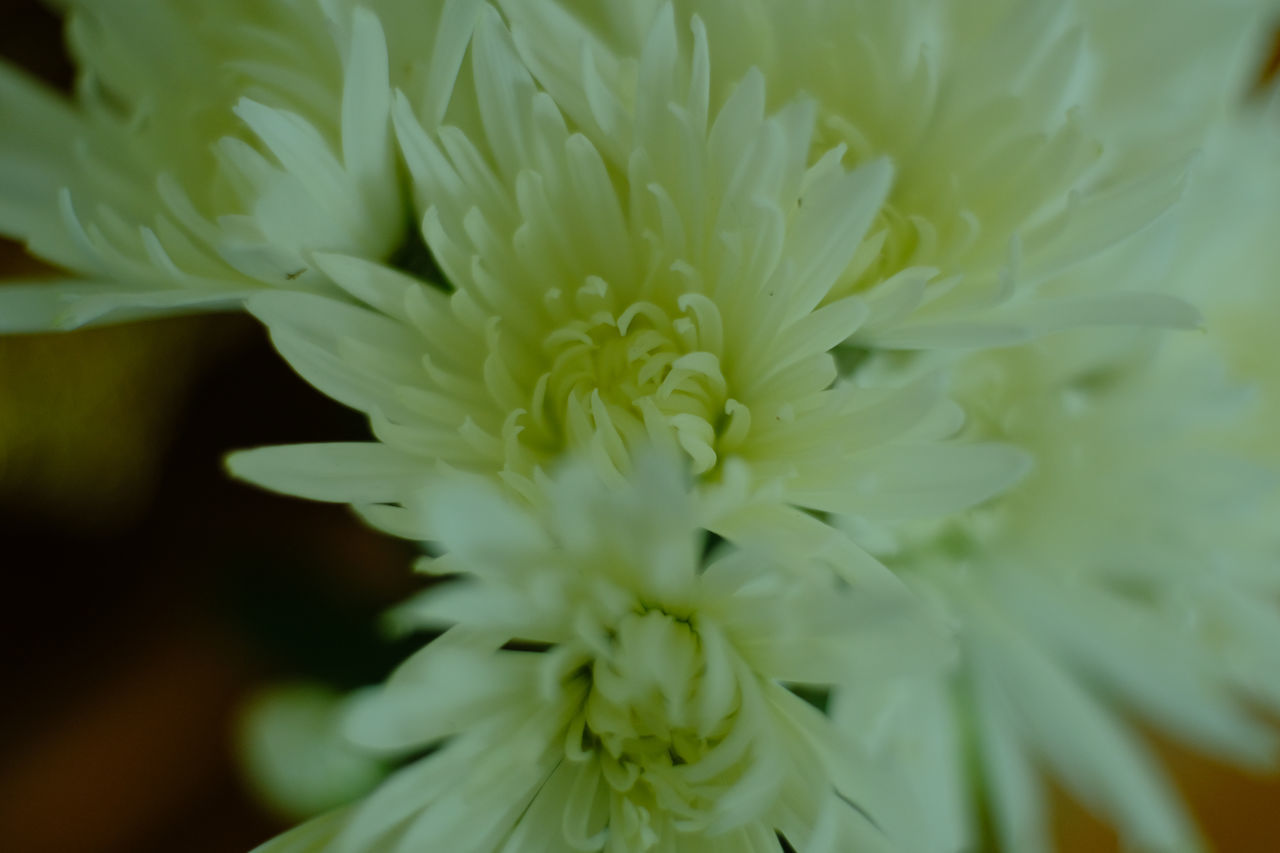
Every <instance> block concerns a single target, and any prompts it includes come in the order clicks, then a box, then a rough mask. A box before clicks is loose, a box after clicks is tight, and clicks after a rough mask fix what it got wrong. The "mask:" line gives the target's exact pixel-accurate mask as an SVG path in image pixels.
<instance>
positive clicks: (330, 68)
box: [0, 0, 475, 331]
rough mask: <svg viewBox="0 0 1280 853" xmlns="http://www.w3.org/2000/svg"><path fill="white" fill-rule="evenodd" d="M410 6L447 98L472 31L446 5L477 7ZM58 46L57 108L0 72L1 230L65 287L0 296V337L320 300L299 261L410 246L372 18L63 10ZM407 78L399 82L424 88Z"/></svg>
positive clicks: (378, 35) (295, 7)
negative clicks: (70, 65)
mask: <svg viewBox="0 0 1280 853" xmlns="http://www.w3.org/2000/svg"><path fill="white" fill-rule="evenodd" d="M389 5H391V6H397V7H398V6H399V5H400V4H397V3H389ZM426 5H428V6H431V10H430V11H429V12H428V11H427V10H423V11H421V12H420V13H419V14H418V15H417V16H416V18H415V19H414V20H416V21H417V22H418V23H419V24H421V25H422V27H421V29H420V30H419V31H418V32H417V33H415V35H416V37H417V38H419V39H420V41H419V42H418V44H417V46H418V48H420V49H421V50H422V51H428V52H429V51H430V50H431V45H432V43H433V40H435V41H438V43H439V45H442V47H440V49H439V50H437V51H435V54H436V55H437V56H438V58H439V62H437V63H433V66H432V67H431V68H430V70H431V71H432V72H434V73H435V74H437V75H439V76H440V77H443V78H444V79H445V81H446V82H445V89H446V91H447V88H448V86H449V85H450V83H451V80H452V75H453V73H456V64H455V65H454V66H453V67H452V68H450V67H449V63H448V57H450V56H453V57H454V58H455V59H456V61H458V62H460V61H461V55H462V49H461V48H460V47H459V48H454V47H452V46H453V45H454V44H457V43H459V42H461V43H462V44H465V42H466V39H467V36H468V34H469V27H470V19H473V18H474V10H473V13H472V15H471V16H470V18H468V16H467V15H464V14H457V13H456V7H460V6H461V7H472V8H473V7H474V6H475V3H468V2H465V0H463V2H450V3H438V4H426ZM444 7H449V8H454V9H455V14H453V15H452V17H450V16H449V15H447V14H446V12H445V11H441V9H442V8H444ZM437 16H439V17H440V18H441V19H442V20H443V23H444V25H443V26H441V27H438V28H435V31H434V32H433V27H432V25H433V24H434V21H433V20H432V19H433V18H435V17H437ZM68 33H69V36H70V45H71V49H72V53H73V55H74V57H75V59H76V61H77V64H78V65H79V68H80V72H79V78H78V81H77V86H76V97H75V100H74V102H72V103H68V102H66V101H65V100H64V99H62V98H61V97H59V96H57V95H55V94H53V93H50V92H47V91H45V90H44V89H43V88H42V87H41V86H40V85H39V84H37V83H36V82H34V81H32V80H30V79H27V78H26V77H25V76H24V75H22V74H21V73H20V72H18V71H17V70H15V69H13V68H10V67H8V66H5V65H0V233H4V234H5V235H8V236H10V237H13V238H15V239H20V240H23V241H24V242H26V243H27V245H28V246H29V248H30V250H31V251H32V252H33V253H34V254H36V255H37V256H39V257H40V258H42V259H44V260H46V261H49V262H50V263H52V264H54V265H56V266H59V267H62V268H64V269H66V270H68V271H70V272H71V273H72V274H73V275H74V276H76V278H73V279H68V280H64V281H59V282H39V283H30V284H24V285H20V286H8V287H6V288H4V289H3V290H0V330H5V331H32V330H40V329H47V328H68V327H74V326H77V325H80V324H83V323H86V322H91V321H98V320H112V321H118V320H121V319H128V318H131V317H135V316H143V315H148V314H153V313H157V312H173V311H190V310H200V309H216V308H224V307H228V306H232V305H236V304H239V302H240V301H241V300H243V298H244V297H245V296H247V295H248V294H250V293H253V292H256V291H258V290H261V289H264V288H285V289H302V290H318V291H322V292H333V291H332V286H331V285H329V284H328V283H327V282H326V281H325V279H324V276H323V275H322V274H321V273H319V272H318V271H317V270H316V269H315V268H314V265H313V264H312V262H311V260H310V251H311V250H314V249H326V250H329V251H342V252H346V253H350V254H355V255H358V256H362V257H370V258H379V259H381V258H387V257H390V256H392V255H394V254H395V253H396V252H397V250H398V249H399V247H401V246H402V244H404V243H405V241H406V235H412V234H413V233H414V230H415V229H414V228H413V226H412V224H411V217H409V216H408V215H407V213H406V202H405V200H404V199H403V198H402V195H401V187H400V181H399V176H398V171H397V170H398V163H397V159H396V155H395V147H394V142H393V140H392V138H391V127H390V118H389V112H388V110H389V104H390V94H391V88H390V87H391V84H390V80H389V73H390V72H389V69H388V53H387V44H386V40H385V38H384V33H383V26H382V24H381V23H380V21H379V18H378V16H377V15H375V14H374V12H373V11H371V10H370V9H368V8H365V7H363V6H356V5H353V4H350V3H344V2H321V1H320V0H229V2H228V0H216V2H215V0H196V1H195V2H176V1H170V2H160V3H155V2H143V0H104V2H73V3H71V4H70V17H69V21H68ZM405 36H407V34H403V35H401V37H400V38H401V40H403V38H404V37H405ZM406 64H407V65H408V67H409V69H410V70H406V71H404V72H403V74H401V76H400V77H398V78H397V79H398V80H400V79H402V78H405V79H404V82H405V84H406V85H407V84H408V82H409V80H408V78H410V77H411V78H412V79H413V80H420V79H421V77H422V75H421V74H411V73H410V71H411V70H412V69H414V68H416V67H417V66H416V65H414V64H412V63H406ZM397 71H398V73H399V72H400V68H399V66H398V67H397ZM423 86H426V84H423ZM419 88H423V87H422V86H420V87H419ZM426 88H428V89H429V86H426ZM437 109H438V108H437ZM411 242H412V241H411Z"/></svg>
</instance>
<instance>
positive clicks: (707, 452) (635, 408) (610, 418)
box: [530, 279, 747, 474]
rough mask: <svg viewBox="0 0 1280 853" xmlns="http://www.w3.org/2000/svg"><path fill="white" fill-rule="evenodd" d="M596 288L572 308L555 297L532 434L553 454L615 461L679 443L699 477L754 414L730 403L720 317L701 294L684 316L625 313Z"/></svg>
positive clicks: (657, 309) (687, 301) (645, 308)
mask: <svg viewBox="0 0 1280 853" xmlns="http://www.w3.org/2000/svg"><path fill="white" fill-rule="evenodd" d="M611 296H612V294H611V293H610V291H609V289H608V286H607V285H606V284H605V283H604V282H603V281H601V280H599V279H592V280H590V281H589V282H588V283H587V284H586V285H584V286H583V287H582V288H580V289H579V291H578V292H577V293H576V294H575V295H574V298H573V300H572V303H573V304H572V305H566V304H562V303H563V302H566V301H568V300H565V299H564V298H563V297H562V294H561V293H559V292H553V293H551V294H549V296H548V299H547V304H548V308H549V310H550V312H551V315H552V321H553V324H554V331H552V332H551V333H550V334H548V335H546V336H545V338H544V339H543V340H542V349H543V353H544V356H545V358H546V362H545V363H546V364H547V365H548V367H547V368H546V370H545V372H544V373H543V375H542V376H541V377H539V379H538V382H537V386H536V388H535V391H534V399H533V404H532V406H531V407H530V408H531V420H532V422H533V430H532V432H533V434H534V435H536V436H538V437H539V438H541V440H542V442H544V443H545V444H546V445H547V446H549V447H557V446H558V447H564V446H565V445H568V446H569V447H589V446H592V445H593V444H595V443H600V444H602V446H603V448H604V450H605V451H606V452H607V453H609V454H610V455H611V456H614V455H621V454H624V453H625V452H626V450H627V449H630V448H634V447H636V446H638V445H641V444H644V443H648V442H652V441H653V440H654V439H655V438H657V436H655V435H654V432H655V431H656V430H666V431H668V432H669V433H670V434H672V435H674V437H675V439H676V441H677V443H678V444H679V445H680V446H681V447H682V448H684V450H685V451H686V452H687V453H688V454H689V456H690V458H691V459H692V462H693V466H692V467H693V472H694V473H695V474H700V473H703V472H706V471H708V470H710V469H711V468H712V467H714V466H715V464H716V460H717V458H718V454H719V452H721V451H723V450H724V449H726V448H725V446H724V445H725V444H726V440H727V442H728V444H729V445H736V444H737V443H739V442H740V441H741V439H742V437H744V436H745V432H746V427H747V424H746V422H745V419H746V418H747V412H746V409H745V407H744V406H742V405H741V404H739V403H737V402H736V401H734V400H732V399H731V398H730V397H729V386H728V382H727V380H726V379H725V375H724V372H723V370H722V362H721V358H722V353H723V331H722V326H721V319H720V312H719V310H718V309H717V307H716V305H715V303H714V302H712V301H711V300H710V299H708V298H707V297H705V296H702V295H701V294H685V295H683V296H681V297H680V298H679V299H678V300H676V302H677V306H676V307H677V310H676V311H669V310H667V309H666V308H664V307H662V306H661V305H659V304H658V302H656V301H644V300H641V301H636V302H632V303H631V304H630V305H627V306H626V307H625V308H622V309H621V310H618V308H617V307H616V305H615V304H614V303H615V300H613V299H612V298H611Z"/></svg>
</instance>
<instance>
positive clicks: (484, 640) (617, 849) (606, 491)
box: [260, 457, 936, 853]
mask: <svg viewBox="0 0 1280 853" xmlns="http://www.w3.org/2000/svg"><path fill="white" fill-rule="evenodd" d="M680 468H681V466H680V465H678V464H675V460H673V459H671V458H669V457H668V458H657V457H649V458H648V459H647V464H646V465H645V466H644V467H643V468H642V469H641V470H640V472H639V473H638V474H637V476H636V477H635V478H634V479H633V480H631V481H628V482H627V483H626V484H624V485H622V486H614V485H606V484H605V483H603V482H602V481H601V480H600V479H599V477H598V475H597V473H596V472H595V471H594V469H593V466H590V465H589V464H582V465H577V466H574V467H570V468H569V469H567V470H565V471H563V472H562V473H560V474H559V475H558V476H557V477H555V478H554V480H552V481H550V482H548V484H547V486H546V488H547V490H548V493H549V495H550V497H551V500H550V502H549V504H548V508H547V509H546V510H545V511H531V510H530V509H528V508H527V505H524V504H520V505H517V504H515V503H512V502H511V500H510V499H509V498H508V497H507V496H506V495H504V494H502V493H501V492H500V491H498V489H497V488H496V487H495V486H494V485H493V484H491V483H490V482H488V481H486V480H481V479H475V480H472V481H471V482H468V483H459V484H456V485H454V486H453V487H451V488H450V489H449V490H448V491H447V492H442V493H440V496H439V498H437V499H433V500H431V501H429V502H428V505H427V512H429V513H431V514H434V515H437V516H438V517H439V519H438V523H439V524H440V526H441V527H442V528H443V529H447V530H448V531H449V535H448V536H447V537H446V540H445V542H444V543H443V544H444V547H445V548H446V549H447V552H446V553H445V555H444V556H442V557H440V558H438V559H435V560H433V561H431V562H429V563H428V564H427V565H426V569H427V570H428V571H431V572H439V573H445V574H447V575H449V576H450V577H451V580H448V581H447V582H446V583H445V585H444V586H443V587H442V588H441V587H437V588H434V589H432V590H429V591H428V592H427V593H425V594H423V595H421V596H420V597H419V598H418V599H416V600H413V601H411V602H409V603H408V604H406V605H404V606H402V607H401V608H400V610H399V611H398V613H397V617H398V621H399V622H400V623H401V624H409V625H419V626H427V627H435V626H445V625H449V626H452V627H450V628H449V629H448V630H447V631H446V633H445V634H443V635H442V636H441V637H440V638H439V639H437V640H435V641H433V642H432V643H430V644H429V645H427V646H426V648H424V649H423V650H422V651H421V652H419V653H418V654H417V655H415V656H414V657H412V658H410V659H409V660H408V661H407V662H405V663H404V664H403V665H402V666H401V667H400V669H399V670H398V671H397V672H396V673H395V674H394V675H392V677H391V678H390V680H389V681H388V682H387V683H386V684H385V685H384V686H382V687H378V688H375V689H372V690H370V691H369V692H367V693H366V694H364V695H362V696H359V697H358V698H357V699H356V700H355V702H354V705H353V707H352V708H351V710H350V713H349V717H348V721H347V730H348V733H349V735H350V736H351V737H352V738H353V739H354V740H355V741H356V742H358V743H361V744H363V745H364V746H365V747H366V748H369V749H374V750H379V751H382V752H385V753H390V754H408V755H414V754H420V753H421V752H422V750H423V749H424V748H429V747H432V746H436V745H438V748H436V749H435V751H433V752H431V754H430V755H429V756H428V757H426V758H423V759H420V760H417V761H414V762H413V763H411V764H409V765H408V766H407V767H405V769H403V770H401V771H399V772H398V773H397V774H396V775H394V776H392V777H391V778H390V779H389V780H388V781H387V782H386V783H385V784H384V785H382V786H381V787H380V788H379V789H377V790H376V791H374V792H373V793H372V794H371V795H369V797H367V798H366V799H365V800H364V801H362V802H360V803H358V804H357V805H355V806H353V807H352V808H350V809H349V810H347V811H345V812H343V813H341V814H340V815H339V816H337V817H334V816H330V817H326V818H322V819H321V820H320V822H319V823H317V824H315V825H311V826H304V827H302V828H301V829H299V830H297V831H296V833H295V834H289V835H285V836H282V837H281V838H280V839H277V840H276V841H274V842H271V843H269V844H267V845H266V846H264V847H262V848H260V850H261V851H262V853H266V851H272V853H276V851H287V850H332V851H373V850H385V851H416V850H422V849H448V850H457V851H499V850H502V851H529V850H581V851H591V850H603V851H613V852H614V853H623V851H626V852H627V853H631V851H649V850H664V851H679V850H690V851H692V850H700V851H701V850H706V851H726V853H727V851H734V853H737V852H738V851H781V850H783V849H784V848H783V847H782V841H781V839H782V838H785V839H786V840H787V843H789V844H790V845H791V846H792V849H796V850H803V851H818V850H831V851H836V850H839V851H845V850H859V851H873V850H891V849H899V850H902V849H911V848H910V846H909V845H908V844H907V843H906V842H905V840H904V839H894V838H892V837H891V836H892V834H893V833H895V832H907V833H909V832H910V831H911V823H912V821H913V820H914V818H912V819H910V820H908V819H906V818H907V816H908V815H909V814H910V812H909V811H903V809H904V803H903V801H902V800H900V799H899V798H898V797H897V796H896V795H895V792H894V788H893V784H892V783H893V779H894V775H893V773H892V772H891V770H890V769H889V768H880V769H878V770H876V772H875V773H872V772H871V771H872V769H873V768H871V766H870V765H868V764H867V763H866V762H865V761H864V760H863V759H862V757H861V756H860V755H859V754H858V752H857V751H856V750H853V749H851V748H850V746H849V743H848V742H847V741H846V739H844V738H842V737H841V736H840V735H839V734H838V733H837V732H836V730H835V729H834V728H833V727H832V726H831V725H830V722H829V721H828V720H827V719H826V718H825V717H824V716H823V714H822V713H821V712H820V711H819V710H818V709H817V708H815V707H814V706H813V705H811V704H809V703H808V702H806V701H805V700H804V699H802V698H800V696H799V695H797V694H796V693H795V692H793V691H792V690H791V689H788V686H787V685H806V686H808V687H809V688H810V689H811V690H812V689H814V688H819V689H828V688H830V687H831V686H832V685H835V684H846V685H851V689H857V686H856V685H857V684H858V683H859V680H860V679H861V678H862V677H864V675H865V674H866V673H868V672H878V671H882V670H884V669H885V668H886V667H889V668H892V669H895V670H901V669H908V670H910V669H914V668H919V667H931V666H932V665H933V663H934V662H935V660H936V658H935V650H934V649H933V648H932V645H931V644H932V642H934V640H932V639H931V633H930V631H929V630H928V626H927V624H925V623H923V622H921V621H919V620H917V619H916V618H915V617H914V616H913V615H912V613H911V611H910V610H909V609H908V610H903V609H902V607H901V605H902V601H903V600H902V599H899V600H897V602H889V603H886V602H883V601H880V600H879V599H877V598H876V596H874V595H867V594H865V593H864V592H863V591H859V590H855V589H852V588H850V587H848V586H846V585H843V584H838V583H836V582H834V581H833V580H832V579H831V576H830V575H829V574H827V575H823V577H825V578H826V580H825V581H823V582H814V583H805V584H802V583H797V582H796V580H795V579H796V577H798V576H809V577H819V575H817V574H814V573H810V572H806V571H804V570H803V569H799V568H794V567H793V568H784V567H781V566H778V565H777V564H776V563H775V562H774V558H772V557H770V556H769V555H768V553H767V552H764V551H761V550H758V549H754V548H751V547H744V548H741V549H732V550H720V551H713V552H712V553H711V554H710V555H709V556H708V557H707V558H705V560H704V558H703V557H702V551H703V547H704V546H703V542H702V534H701V532H700V531H699V530H698V529H697V528H696V526H695V525H694V524H692V523H691V519H692V518H693V517H695V516H696V511H695V509H694V507H693V506H691V504H690V498H689V492H688V490H687V487H686V483H685V482H684V479H683V477H682V476H681V475H680Z"/></svg>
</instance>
